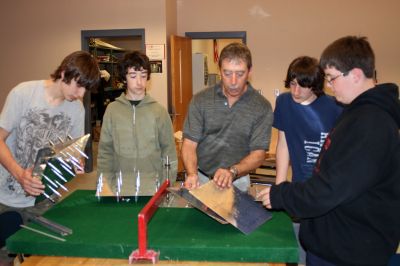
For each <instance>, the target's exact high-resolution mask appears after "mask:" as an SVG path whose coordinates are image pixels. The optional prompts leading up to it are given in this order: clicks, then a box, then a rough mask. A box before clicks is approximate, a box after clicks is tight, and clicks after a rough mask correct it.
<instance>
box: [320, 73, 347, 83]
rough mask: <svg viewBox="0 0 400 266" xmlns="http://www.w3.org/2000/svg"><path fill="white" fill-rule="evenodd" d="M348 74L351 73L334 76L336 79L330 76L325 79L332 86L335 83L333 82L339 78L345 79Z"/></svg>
mask: <svg viewBox="0 0 400 266" xmlns="http://www.w3.org/2000/svg"><path fill="white" fill-rule="evenodd" d="M348 73H349V72H346V73H343V72H340V74H338V75H336V76H334V77H331V76H329V75H325V77H324V79H325V80H326V81H327V82H328V83H329V84H331V85H332V83H333V81H334V80H335V79H337V78H339V77H344V76H346V75H347V74H348Z"/></svg>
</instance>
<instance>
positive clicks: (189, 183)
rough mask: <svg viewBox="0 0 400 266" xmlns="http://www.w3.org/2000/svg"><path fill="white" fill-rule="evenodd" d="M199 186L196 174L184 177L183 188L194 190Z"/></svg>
mask: <svg viewBox="0 0 400 266" xmlns="http://www.w3.org/2000/svg"><path fill="white" fill-rule="evenodd" d="M199 186H200V182H199V176H198V175H197V174H189V175H187V176H186V180H185V188H187V189H189V190H190V189H195V188H197V187H199Z"/></svg>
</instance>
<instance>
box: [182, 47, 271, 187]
mask: <svg viewBox="0 0 400 266" xmlns="http://www.w3.org/2000/svg"><path fill="white" fill-rule="evenodd" d="M218 65H219V69H220V73H221V79H222V81H221V83H220V84H217V85H215V86H214V87H210V88H207V89H205V90H203V91H201V92H199V93H198V94H196V95H195V96H194V97H193V99H192V101H191V103H190V106H189V111H188V114H187V116H186V120H185V124H184V130H183V137H184V140H183V145H182V158H183V163H184V165H185V169H186V174H187V176H186V181H185V187H186V188H188V189H193V188H196V187H198V186H199V185H200V184H203V183H205V182H207V181H208V180H209V178H210V179H213V180H214V182H215V183H216V184H217V185H218V186H219V187H220V188H221V189H223V188H227V187H230V186H231V185H232V183H233V184H234V185H235V186H236V187H238V188H239V189H240V190H242V191H247V189H248V188H249V186H250V178H249V175H248V174H249V172H250V171H252V170H254V169H256V168H257V167H259V166H260V165H261V164H262V162H263V161H264V158H265V152H266V151H267V150H268V147H269V142H270V137H271V124H272V117H273V113H272V108H271V104H270V103H269V102H268V101H267V99H265V98H264V97H263V96H262V95H260V93H258V91H256V90H255V89H254V88H253V87H252V86H251V85H250V83H249V82H248V78H249V76H250V73H251V69H252V60H251V53H250V50H249V49H248V48H247V46H246V45H244V44H241V43H231V44H229V45H228V46H226V47H225V48H224V49H223V50H222V51H221V55H220V58H219V62H218Z"/></svg>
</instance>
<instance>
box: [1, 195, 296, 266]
mask: <svg viewBox="0 0 400 266" xmlns="http://www.w3.org/2000/svg"><path fill="white" fill-rule="evenodd" d="M149 199H150V198H149V197H140V198H139V200H138V202H137V203H136V202H135V201H134V200H133V199H131V200H130V201H129V202H126V201H124V202H119V203H118V202H116V200H115V199H114V198H103V199H101V201H100V202H99V201H98V200H97V198H96V197H95V191H91V190H77V191H75V192H74V193H72V194H71V195H69V196H68V197H67V198H66V199H64V200H63V201H61V202H59V203H58V204H56V205H55V206H54V207H53V208H51V209H50V210H48V211H47V212H46V213H45V214H44V215H43V216H44V217H46V218H48V219H51V220H53V221H55V222H57V223H60V224H62V225H64V226H67V227H69V228H71V229H72V230H73V234H72V235H69V236H66V237H65V239H66V241H65V242H61V241H58V240H54V239H51V238H48V237H46V236H42V235H39V234H37V233H34V232H31V231H29V230H27V229H21V230H19V231H18V232H17V233H15V234H14V235H13V236H11V237H10V238H8V239H7V242H6V245H7V248H8V249H9V250H10V251H11V252H14V253H25V254H35V255H53V256H73V257H94V258H128V257H129V255H130V254H131V252H132V251H133V250H135V249H137V248H138V244H137V241H138V240H137V239H138V236H137V234H138V232H137V231H138V229H137V228H138V226H137V214H138V213H139V211H140V210H141V209H142V208H143V206H144V205H145V204H146V203H147V201H148V200H149ZM28 226H30V227H33V228H35V229H39V230H41V231H43V232H47V233H51V234H55V233H53V232H51V231H49V230H47V229H46V228H44V227H42V226H40V225H36V224H28ZM148 249H153V250H155V251H160V260H190V261H240V262H297V259H298V249H297V242H296V239H295V236H294V232H293V228H292V223H291V220H290V218H289V217H288V216H287V215H286V214H285V213H284V212H273V218H272V219H271V220H269V221H267V222H266V223H265V224H263V225H262V226H260V227H259V228H257V230H255V231H253V232H252V233H251V234H249V235H245V234H243V233H242V232H240V231H239V230H238V229H236V228H235V227H233V226H232V225H230V224H225V225H224V224H220V223H218V222H217V221H215V220H214V219H212V218H210V217H209V216H207V215H205V214H204V213H202V212H200V211H199V210H197V209H193V208H159V209H158V210H157V211H156V213H155V214H154V216H153V218H152V219H151V220H150V222H149V225H148Z"/></svg>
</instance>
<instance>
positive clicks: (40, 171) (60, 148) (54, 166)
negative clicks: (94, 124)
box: [32, 134, 90, 203]
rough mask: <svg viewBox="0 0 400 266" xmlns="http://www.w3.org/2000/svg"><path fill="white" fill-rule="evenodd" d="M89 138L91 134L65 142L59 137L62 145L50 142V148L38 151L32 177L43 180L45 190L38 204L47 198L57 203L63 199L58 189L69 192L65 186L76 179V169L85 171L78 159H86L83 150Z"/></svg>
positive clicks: (68, 139)
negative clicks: (57, 199) (59, 198)
mask: <svg viewBox="0 0 400 266" xmlns="http://www.w3.org/2000/svg"><path fill="white" fill-rule="evenodd" d="M89 137H90V134H87V135H85V136H82V137H80V138H76V139H71V138H70V137H69V138H67V139H66V140H65V141H63V140H62V139H61V138H60V137H58V140H59V142H60V143H58V144H54V143H53V142H50V143H49V144H50V145H49V147H44V148H42V149H40V150H39V151H38V153H37V156H36V160H35V164H34V166H33V171H32V176H35V177H37V178H39V179H41V180H42V183H43V185H44V186H45V189H44V192H43V193H42V195H41V196H38V197H36V202H39V201H41V200H43V199H44V198H47V199H49V200H50V201H51V202H53V203H55V202H56V200H55V198H56V197H61V194H60V193H59V192H58V191H57V189H59V188H61V189H63V190H65V191H68V189H67V188H66V187H65V186H64V185H63V184H65V183H67V182H68V181H70V180H71V179H72V178H73V177H75V171H74V167H76V168H77V169H79V170H83V168H82V167H81V166H80V161H79V159H78V158H81V157H82V156H83V157H85V156H84V155H83V154H84V153H83V151H82V150H84V149H85V147H86V143H87V141H88V139H89ZM86 157H87V156H86Z"/></svg>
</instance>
